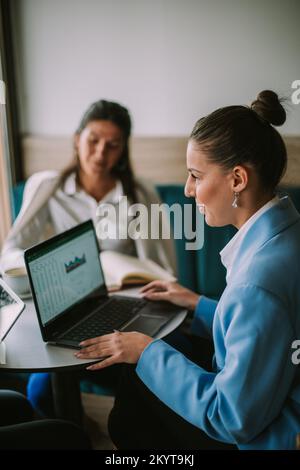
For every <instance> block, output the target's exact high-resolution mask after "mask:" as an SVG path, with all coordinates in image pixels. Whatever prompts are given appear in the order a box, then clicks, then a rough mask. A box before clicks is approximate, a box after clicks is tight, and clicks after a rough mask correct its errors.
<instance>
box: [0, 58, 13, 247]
mask: <svg viewBox="0 0 300 470" xmlns="http://www.w3.org/2000/svg"><path fill="white" fill-rule="evenodd" d="M0 65H1V64H0ZM0 72H1V68H0ZM10 174H11V172H10V162H9V144H8V138H7V121H6V109H5V83H4V81H3V80H1V79H0V216H1V218H0V248H1V246H2V243H3V241H4V239H5V237H6V235H7V233H8V230H9V228H10V226H11V214H12V211H11V207H12V206H11V200H12V199H11V191H12V184H11V177H10Z"/></svg>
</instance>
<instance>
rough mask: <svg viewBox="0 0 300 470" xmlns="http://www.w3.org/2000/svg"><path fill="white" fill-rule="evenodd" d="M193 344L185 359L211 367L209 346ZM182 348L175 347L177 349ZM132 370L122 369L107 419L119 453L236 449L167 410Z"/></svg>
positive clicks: (127, 366)
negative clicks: (127, 450)
mask: <svg viewBox="0 0 300 470" xmlns="http://www.w3.org/2000/svg"><path fill="white" fill-rule="evenodd" d="M193 341H195V343H194V344H191V348H190V349H189V351H188V353H187V354H186V355H187V356H188V357H189V359H192V360H194V362H198V363H199V362H200V360H199V358H201V357H202V358H204V362H205V365H208V364H210V361H209V360H208V356H209V355H211V353H212V349H211V346H210V345H209V344H208V343H206V344H204V343H203V342H202V341H199V340H198V339H194V340H193ZM181 345H182V344H179V345H177V346H179V347H178V349H179V348H180V347H181ZM183 349H186V348H183ZM200 351H201V354H199V352H200ZM135 367H136V366H135V365H126V364H124V365H123V370H122V376H121V379H120V382H119V385H118V389H117V393H116V398H115V403H114V406H113V408H112V410H111V413H110V415H109V420H108V430H109V434H110V437H111V439H112V441H113V442H114V444H115V445H116V447H117V448H118V449H122V450H125V449H131V450H132V449H152V450H156V449H169V450H171V449H172V450H176V449H195V450H197V449H209V450H212V449H213V450H236V449H237V447H236V446H234V445H229V444H223V443H222V442H219V441H215V440H213V439H211V438H209V437H208V436H207V435H206V434H205V433H204V432H203V431H201V430H200V429H199V428H197V427H195V426H193V425H192V424H190V423H189V422H187V421H186V420H184V419H183V418H181V417H180V416H179V415H177V414H176V413H175V412H174V411H173V410H171V409H170V408H169V407H167V406H166V405H165V404H164V403H163V402H162V401H160V400H159V399H158V398H157V397H156V396H155V395H154V394H153V393H152V392H151V391H150V390H149V389H148V388H147V387H146V386H145V385H144V383H143V382H142V381H141V380H140V379H139V377H138V376H137V374H136V372H135ZM178 379H179V380H180V377H179V378H178Z"/></svg>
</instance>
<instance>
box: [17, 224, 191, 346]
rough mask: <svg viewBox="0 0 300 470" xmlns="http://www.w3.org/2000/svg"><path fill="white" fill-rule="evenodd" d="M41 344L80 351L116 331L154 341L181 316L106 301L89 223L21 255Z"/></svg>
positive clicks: (140, 302)
mask: <svg viewBox="0 0 300 470" xmlns="http://www.w3.org/2000/svg"><path fill="white" fill-rule="evenodd" d="M25 263H26V268H27V272H28V276H29V281H30V286H31V291H32V295H33V300H34V304H35V308H36V312H37V316H38V320H39V325H40V329H41V333H42V337H43V340H44V341H46V342H49V343H54V344H57V345H62V346H67V347H73V348H78V349H79V348H80V347H79V343H80V342H81V341H83V340H84V339H88V338H93V337H96V336H101V335H104V334H107V333H112V332H113V331H114V330H119V331H140V332H142V333H144V334H147V335H149V336H152V337H153V336H155V335H156V334H157V333H158V331H159V330H160V329H161V328H162V327H163V326H165V325H166V324H167V323H168V322H170V321H171V320H172V319H173V318H174V316H176V315H177V314H178V313H180V312H183V311H184V312H186V310H185V309H182V308H181V307H176V306H174V305H172V304H171V303H169V302H151V301H146V300H145V299H140V298H137V297H125V296H120V295H114V296H108V291H107V287H106V285H105V281H104V276H103V271H102V267H101V263H100V258H99V245H98V240H97V237H96V233H95V229H94V225H93V222H92V221H91V220H88V221H87V222H84V223H82V224H79V225H77V226H76V227H74V228H72V229H70V230H67V231H66V232H63V233H61V234H59V235H56V236H55V237H53V238H51V239H49V240H47V241H45V242H42V243H40V244H38V245H35V246H33V247H31V248H29V249H28V250H26V251H25Z"/></svg>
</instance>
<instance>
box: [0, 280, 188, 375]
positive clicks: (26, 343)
mask: <svg viewBox="0 0 300 470" xmlns="http://www.w3.org/2000/svg"><path fill="white" fill-rule="evenodd" d="M119 294H121V295H130V296H135V297H136V296H138V295H139V294H138V288H133V289H126V290H122V291H120V292H119ZM25 303H26V307H25V309H24V311H23V313H22V314H21V316H20V317H19V319H18V320H17V322H16V323H15V325H14V326H13V328H12V329H11V331H10V332H9V334H8V335H7V337H6V338H5V340H4V343H5V349H6V364H1V365H0V371H1V369H2V370H5V371H7V372H8V371H11V372H42V371H44V372H45V371H55V370H59V369H62V368H65V369H82V368H84V366H85V365H86V364H88V363H91V362H95V361H96V360H95V359H92V360H87V359H77V358H76V357H75V356H74V352H75V350H74V349H70V348H63V347H59V346H54V345H49V344H47V343H44V342H43V339H42V335H41V332H40V328H39V324H38V319H37V315H36V311H35V307H34V304H33V301H32V299H29V300H27V301H25ZM185 317H186V313H184V312H182V313H179V314H178V315H177V316H176V317H175V318H174V319H173V320H172V321H171V322H170V323H168V325H166V326H165V327H164V328H162V329H161V330H160V332H159V334H158V335H157V336H156V338H163V337H164V336H166V335H168V334H169V333H171V332H172V331H173V330H175V329H176V328H177V327H178V326H179V325H180V324H181V323H182V322H183V320H184V319H185Z"/></svg>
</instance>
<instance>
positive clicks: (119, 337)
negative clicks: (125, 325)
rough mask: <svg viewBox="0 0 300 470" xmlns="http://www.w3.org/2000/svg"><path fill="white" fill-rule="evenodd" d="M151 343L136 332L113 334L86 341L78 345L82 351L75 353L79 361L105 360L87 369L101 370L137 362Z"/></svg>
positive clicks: (150, 339)
mask: <svg viewBox="0 0 300 470" xmlns="http://www.w3.org/2000/svg"><path fill="white" fill-rule="evenodd" d="M152 341H153V338H150V336H147V335H144V334H143V333H138V332H136V331H133V332H129V333H128V332H126V333H123V332H121V331H115V332H114V333H111V334H108V335H103V336H98V337H97V338H92V339H87V340H85V341H82V342H81V343H80V346H81V347H82V349H81V350H80V351H78V352H77V353H75V356H76V357H78V358H79V359H98V358H105V359H104V360H103V361H101V362H98V363H97V364H93V365H92V366H89V367H87V369H88V370H97V369H103V368H104V367H107V366H111V365H113V364H118V363H120V362H127V363H128V364H135V363H136V362H138V360H139V358H140V356H141V354H142V352H143V351H144V349H145V348H146V346H148V344H150V343H151V342H152Z"/></svg>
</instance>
